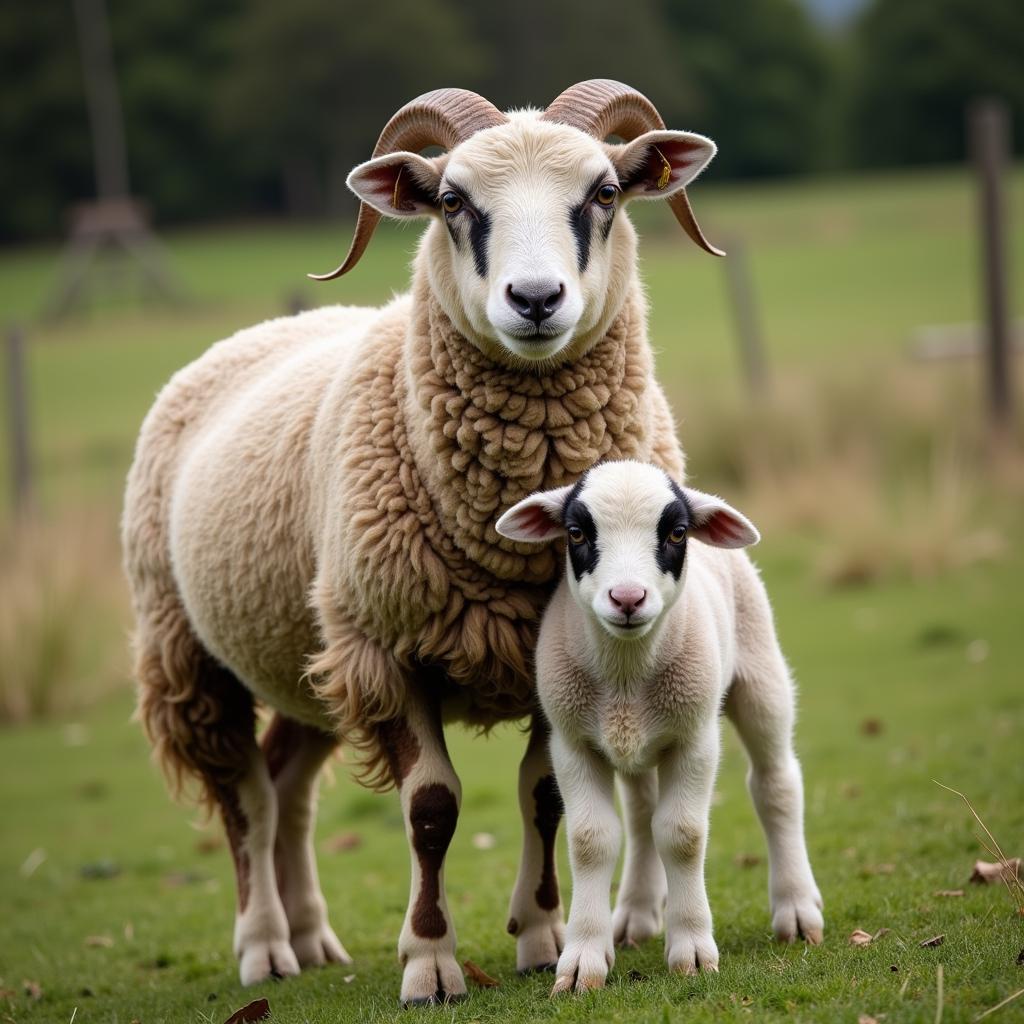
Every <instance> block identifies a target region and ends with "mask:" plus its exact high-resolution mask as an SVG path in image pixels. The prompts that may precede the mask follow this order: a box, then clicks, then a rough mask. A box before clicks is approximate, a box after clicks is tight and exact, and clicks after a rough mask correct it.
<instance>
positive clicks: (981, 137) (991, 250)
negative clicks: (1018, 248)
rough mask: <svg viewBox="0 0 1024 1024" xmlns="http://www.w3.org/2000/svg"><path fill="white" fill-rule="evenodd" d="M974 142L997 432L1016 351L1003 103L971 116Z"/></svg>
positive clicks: (1009, 410)
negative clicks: (1012, 354)
mask: <svg viewBox="0 0 1024 1024" xmlns="http://www.w3.org/2000/svg"><path fill="white" fill-rule="evenodd" d="M968 138H969V140H970V149H971V156H972V158H973V160H974V166H975V170H976V172H977V176H978V199H979V227H980V236H981V239H980V240H981V257H982V265H981V285H982V297H983V303H984V316H985V352H986V367H987V371H988V372H987V377H988V400H989V412H990V415H991V417H992V423H993V426H994V427H995V428H996V430H998V431H1003V430H1005V429H1006V428H1007V427H1008V426H1009V423H1010V418H1011V416H1012V415H1013V393H1012V389H1011V384H1012V374H1011V372H1010V349H1011V346H1012V343H1013V342H1012V337H1011V327H1010V313H1009V298H1008V281H1009V276H1008V272H1007V252H1006V234H1005V228H1006V216H1007V211H1006V201H1005V196H1004V191H1003V184H1004V179H1005V175H1006V164H1007V158H1008V154H1009V152H1010V115H1009V111H1008V110H1007V106H1006V103H1005V102H1004V101H1002V100H998V99H984V100H978V101H977V102H976V103H974V104H973V105H972V106H971V108H970V110H969V112H968Z"/></svg>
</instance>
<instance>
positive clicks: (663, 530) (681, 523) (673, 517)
mask: <svg viewBox="0 0 1024 1024" xmlns="http://www.w3.org/2000/svg"><path fill="white" fill-rule="evenodd" d="M672 490H673V491H674V492H675V494H676V497H675V498H673V499H672V501H670V502H669V503H668V504H667V505H666V506H665V508H664V509H663V510H662V513H661V518H660V519H659V520H658V541H657V544H656V545H655V548H654V557H655V559H656V560H657V562H658V568H659V569H660V570H661V571H662V572H670V573H672V576H673V578H674V579H679V577H680V576H681V575H682V572H683V563H684V562H685V561H686V537H685V536H684V537H683V541H682V543H681V544H672V543H671V542H670V541H669V539H668V535H669V534H670V533H671V532H672V531H673V530H675V529H677V528H678V527H682V528H683V529H684V530H685V529H688V528H689V525H690V522H691V516H690V506H689V505H688V504H687V501H686V498H685V497H684V496H683V492H682V491H681V490H679V488H678V487H676V486H675V484H673V485H672Z"/></svg>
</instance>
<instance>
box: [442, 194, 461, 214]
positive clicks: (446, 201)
mask: <svg viewBox="0 0 1024 1024" xmlns="http://www.w3.org/2000/svg"><path fill="white" fill-rule="evenodd" d="M441 208H442V209H443V210H444V212H445V213H458V212H459V210H461V209H462V200H461V199H460V198H459V196H458V193H456V192H445V194H444V195H443V196H441Z"/></svg>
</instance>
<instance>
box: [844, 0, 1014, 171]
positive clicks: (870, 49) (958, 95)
mask: <svg viewBox="0 0 1024 1024" xmlns="http://www.w3.org/2000/svg"><path fill="white" fill-rule="evenodd" d="M856 43H857V46H858V50H859V58H858V63H857V71H856V75H855V84H854V98H853V115H852V130H851V134H850V139H851V151H852V152H851V156H852V157H853V159H854V160H855V161H856V162H858V163H861V164H865V165H891V164H893V163H933V162H936V161H952V160H959V159H961V158H962V157H963V156H964V149H965V142H966V133H965V130H964V111H965V108H966V106H967V104H968V103H969V102H970V100H971V99H972V98H974V97H977V96H984V95H995V96H1001V97H1002V98H1003V99H1005V100H1006V101H1007V102H1008V103H1009V104H1010V108H1011V111H1012V113H1013V114H1014V116H1015V117H1016V118H1017V119H1020V117H1021V116H1022V115H1024V72H1022V68H1024V3H1021V0H875V3H873V4H872V5H871V7H870V8H868V10H867V11H866V12H865V14H864V16H863V18H862V19H861V21H860V23H859V24H858V26H857V35H856ZM1016 146H1017V151H1018V152H1020V151H1021V149H1022V139H1021V133H1020V132H1018V133H1017V144H1016Z"/></svg>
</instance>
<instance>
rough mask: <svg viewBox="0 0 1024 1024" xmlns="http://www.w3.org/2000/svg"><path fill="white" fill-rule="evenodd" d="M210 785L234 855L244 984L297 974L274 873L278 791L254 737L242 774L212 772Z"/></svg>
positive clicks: (238, 948) (237, 934)
mask: <svg viewBox="0 0 1024 1024" xmlns="http://www.w3.org/2000/svg"><path fill="white" fill-rule="evenodd" d="M207 784H208V786H209V789H210V792H211V793H212V794H213V795H214V797H215V799H216V801H217V804H218V805H219V807H220V812H221V817H222V818H223V819H224V828H225V831H226V832H227V835H228V842H229V843H230V845H231V853H232V856H233V857H234V859H235V873H236V876H237V881H238V914H237V916H236V917H235V941H234V949H235V955H236V956H237V957H238V959H239V974H240V976H241V980H242V984H243V985H252V984H255V983H256V982H258V981H263V980H264V979H265V978H268V977H282V976H284V975H289V974H298V973H299V964H298V961H297V960H296V959H295V953H294V952H293V951H292V947H291V945H290V944H289V941H288V937H289V931H288V918H287V916H286V915H285V911H284V906H283V905H282V904H281V897H280V896H279V895H278V891H277V879H276V877H275V874H274V836H275V833H276V831H277V795H276V794H275V792H274V784H273V783H272V782H271V781H270V774H269V772H268V771H267V764H266V761H265V760H264V758H263V753H262V751H261V750H260V748H259V747H258V746H257V745H256V740H255V737H253V739H252V744H251V748H250V750H249V755H248V759H247V762H246V765H245V767H244V769H243V771H242V773H241V775H240V777H238V778H237V779H232V780H227V779H224V778H217V777H213V778H211V777H208V778H207Z"/></svg>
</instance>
